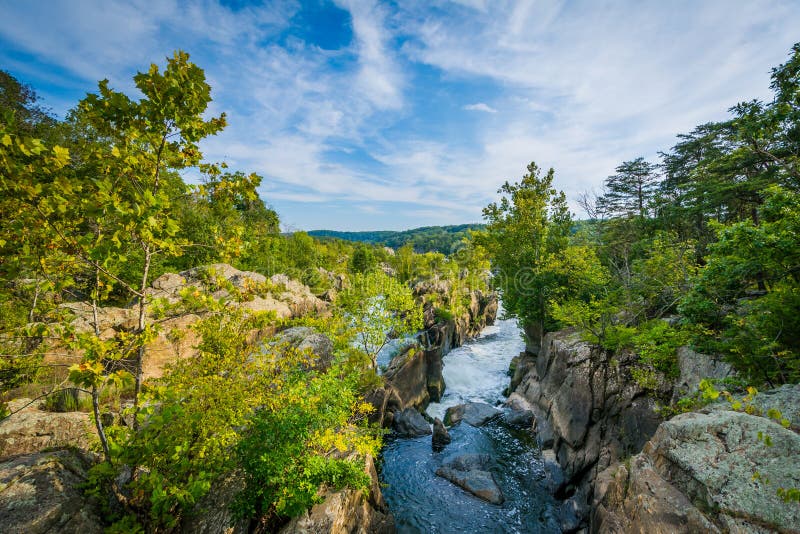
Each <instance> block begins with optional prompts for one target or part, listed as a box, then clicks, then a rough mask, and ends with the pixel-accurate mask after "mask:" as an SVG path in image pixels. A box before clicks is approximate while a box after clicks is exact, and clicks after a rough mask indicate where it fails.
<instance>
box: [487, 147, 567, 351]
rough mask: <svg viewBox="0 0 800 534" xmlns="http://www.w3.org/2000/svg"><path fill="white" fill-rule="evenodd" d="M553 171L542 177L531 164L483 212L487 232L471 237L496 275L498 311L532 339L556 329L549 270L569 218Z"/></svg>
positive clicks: (562, 242)
mask: <svg viewBox="0 0 800 534" xmlns="http://www.w3.org/2000/svg"><path fill="white" fill-rule="evenodd" d="M554 176H555V171H554V170H553V169H550V170H549V171H547V173H546V174H545V175H544V176H542V173H541V170H540V169H539V167H538V166H537V165H536V163H531V164H530V165H528V174H526V175H525V176H523V177H522V180H521V181H520V182H519V183H517V184H513V185H512V184H509V183H508V182H506V183H505V184H503V186H502V187H501V188H500V190H499V191H498V193H500V194H501V195H503V196H502V197H501V199H500V202H499V203H495V202H493V203H491V204H489V205H488V206H487V207H486V208H484V210H483V217H484V219H485V220H486V223H487V225H486V231H485V232H484V233H478V234H476V241H477V242H478V244H479V245H482V246H483V247H484V248H485V249H486V250H487V252H488V253H489V256H490V258H491V261H492V265H493V268H494V270H495V271H496V277H495V280H496V284H497V286H498V287H499V289H500V291H501V293H502V295H503V307H504V309H505V310H506V311H507V312H508V313H509V314H511V315H514V316H517V317H519V318H520V320H521V321H522V323H523V325H524V326H525V327H526V329H528V330H529V335H530V337H532V338H533V339H534V341H537V342H538V340H539V339H541V336H543V335H544V333H545V332H546V331H547V330H549V329H551V328H552V327H554V326H555V322H554V320H553V317H552V315H551V314H550V310H549V304H548V303H549V294H550V291H551V290H552V289H553V288H554V287H556V285H555V284H557V281H556V280H555V279H554V277H553V276H552V275H553V274H554V273H553V271H551V270H550V269H549V267H550V266H551V264H552V261H553V259H554V258H555V257H557V256H558V255H560V254H561V253H562V252H563V251H564V250H565V249H566V248H567V244H568V242H569V233H570V226H571V223H572V217H571V216H570V213H569V210H568V209H567V202H566V198H565V196H564V193H563V192H558V191H556V190H555V189H554V188H553V187H552V184H553V178H554Z"/></svg>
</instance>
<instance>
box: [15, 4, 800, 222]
mask: <svg viewBox="0 0 800 534" xmlns="http://www.w3.org/2000/svg"><path fill="white" fill-rule="evenodd" d="M336 4H337V5H338V6H339V7H341V8H342V9H345V10H346V11H348V13H349V14H350V17H351V26H352V30H353V41H352V42H351V43H349V44H347V45H345V46H344V47H343V48H342V49H341V50H323V49H321V48H320V47H318V46H315V45H314V44H313V42H306V41H303V40H302V39H301V38H300V37H297V36H294V35H289V34H282V33H281V32H282V31H283V30H285V29H286V28H288V27H290V25H291V24H292V20H293V19H292V17H293V16H294V14H295V13H296V12H297V11H298V10H299V9H300V6H299V4H298V3H297V2H296V1H294V0H287V1H274V2H269V3H268V4H267V5H265V6H262V7H248V8H244V9H239V10H233V9H230V8H228V7H226V6H224V5H223V4H222V3H221V2H220V1H217V0H199V1H197V2H194V3H191V4H189V3H184V2H178V1H177V0H164V1H162V2H156V3H152V2H146V1H145V0H134V1H132V2H123V1H121V0H107V1H103V2H101V1H100V0H93V1H89V0H85V1H82V2H77V3H76V2H70V1H67V0H60V1H52V2H49V3H48V5H47V17H42V16H40V15H41V13H40V12H41V11H42V7H41V4H40V3H38V2H29V3H24V2H18V3H12V5H9V6H5V7H4V9H3V11H4V13H3V15H4V16H3V17H2V18H0V36H2V38H3V39H4V40H6V41H8V42H9V43H13V44H14V46H15V47H17V48H19V49H20V50H23V51H25V52H26V53H27V54H30V55H31V56H32V57H35V58H37V60H38V61H40V62H41V63H42V64H43V65H45V66H46V67H49V66H53V67H58V68H45V69H42V68H41V67H39V70H38V76H39V78H40V79H47V80H48V81H50V83H52V84H53V85H58V84H60V83H72V84H74V83H75V81H74V78H75V77H78V78H80V79H84V80H90V81H92V82H93V81H94V80H97V79H99V78H103V77H110V79H111V81H112V85H113V86H114V87H116V88H119V89H123V90H129V89H130V88H131V87H132V84H131V81H130V79H131V74H132V72H133V70H134V69H139V70H141V69H144V68H146V66H147V64H148V63H149V62H151V61H157V62H161V61H162V60H163V57H164V56H166V55H167V54H168V53H170V52H171V50H173V49H174V48H178V47H180V48H184V49H186V50H188V51H189V52H190V53H191V54H192V57H193V59H194V60H195V61H196V62H197V63H198V64H200V66H201V67H203V68H204V69H205V70H206V74H207V77H208V79H209V82H210V83H211V84H212V87H213V88H214V93H213V95H214V98H215V101H214V102H213V103H212V111H213V112H214V113H219V112H220V111H226V112H228V115H229V127H228V128H227V129H226V130H225V131H224V132H223V133H222V134H221V135H220V136H218V137H216V138H214V139H210V140H208V141H206V142H204V144H203V148H204V150H205V152H206V154H207V156H208V157H209V158H210V159H215V160H219V159H225V160H227V161H228V162H229V163H230V164H231V166H232V167H233V168H240V169H246V170H254V171H256V172H258V173H260V174H262V175H264V177H265V182H264V183H265V185H264V186H263V189H262V190H263V192H264V195H265V198H266V200H267V201H270V202H271V201H273V200H274V201H276V203H278V204H279V203H280V201H290V202H313V203H315V210H314V211H320V212H322V210H324V209H325V208H324V207H323V204H324V203H325V201H331V200H337V201H341V202H342V203H344V204H347V203H352V205H353V206H358V208H357V209H358V211H361V212H364V213H366V212H367V211H365V210H369V209H370V208H369V204H370V203H380V204H381V206H393V205H394V206H398V205H403V206H404V208H405V207H406V204H407V205H412V206H414V209H413V210H411V209H403V210H401V209H397V210H396V211H397V212H398V216H401V215H403V214H406V215H408V217H409V218H410V217H412V216H413V217H415V220H417V222H418V224H420V225H422V224H425V223H426V222H428V221H427V220H425V219H427V218H428V217H430V218H431V219H430V220H436V221H437V222H440V223H441V222H453V223H455V222H463V221H474V220H478V219H479V218H480V208H481V207H482V206H484V205H486V203H488V202H490V201H491V200H493V199H494V198H495V197H496V190H497V188H498V187H499V185H500V184H501V183H502V182H503V181H505V180H512V181H513V180H518V179H519V177H520V176H521V175H522V174H523V173H524V171H525V166H526V165H527V164H528V163H529V162H530V161H531V160H536V161H537V163H539V164H540V165H541V166H542V167H544V168H547V167H549V166H553V167H555V168H556V176H557V184H556V185H557V186H558V187H559V188H562V189H564V190H565V191H566V192H567V194H568V195H569V196H570V197H571V198H573V199H574V198H575V197H576V196H577V194H578V193H579V192H580V191H582V190H584V189H588V188H591V187H596V186H598V185H599V184H600V183H601V182H602V180H603V179H604V178H605V177H606V176H607V175H608V174H610V173H611V172H613V169H614V167H615V166H616V165H617V164H619V163H620V162H621V161H623V160H625V159H630V158H634V157H637V156H639V155H644V156H646V157H651V158H652V157H655V156H656V151H657V150H664V149H668V148H669V146H670V144H672V143H673V140H674V135H675V134H677V133H681V132H686V131H688V130H690V129H691V128H692V127H693V126H695V125H697V124H700V123H702V122H705V121H708V120H716V119H720V118H723V117H724V116H725V109H726V108H727V107H729V106H730V105H732V104H734V103H735V102H736V101H738V100H743V99H749V98H752V97H762V98H764V97H768V96H769V89H768V85H769V69H770V67H772V66H775V65H777V64H778V63H779V62H782V61H783V60H784V59H785V57H786V54H787V53H788V50H789V47H790V46H791V44H792V43H793V42H794V41H795V40H796V39H797V35H796V28H797V27H800V4H798V3H797V2H794V1H791V0H753V1H750V2H741V3H737V5H736V8H735V9H734V8H731V6H730V2H729V1H728V0H708V1H706V2H702V3H698V2H694V1H691V0H676V1H674V2H667V3H663V2H656V1H653V2H619V3H611V4H609V3H598V2H592V1H588V0H587V1H584V2H562V1H557V0H537V1H535V2H534V1H529V0H522V1H511V0H492V1H491V2H488V1H486V0H454V1H452V2H446V1H444V0H441V1H430V0H417V1H414V0H409V1H407V2H402V3H399V4H395V3H379V2H377V1H375V0H365V1H358V0H336ZM278 35H280V36H281V37H280V38H277V37H276V36H278ZM0 57H6V56H5V55H3V54H2V52H0ZM12 59H13V58H12ZM9 61H10V60H9ZM14 61H17V63H15V68H20V69H28V70H32V69H34V68H36V67H34V66H33V65H25V64H22V63H21V62H19V60H14ZM63 72H66V74H62V73H63ZM70 75H71V76H72V78H70ZM442 81H445V82H447V87H446V88H443V87H444V84H441V82H442ZM92 86H93V84H91V85H90V86H89V88H92ZM439 91H441V92H445V93H447V92H448V91H452V92H453V95H452V102H454V104H453V109H452V114H451V115H447V114H445V113H442V117H441V121H442V122H443V124H442V126H443V127H442V128H441V131H437V133H432V132H431V131H427V130H426V129H425V128H424V127H420V126H419V124H423V125H424V124H426V123H425V121H416V120H415V119H417V118H418V117H417V115H416V114H417V113H419V112H420V109H424V106H422V105H421V102H424V101H425V99H426V98H428V97H429V96H430V95H434V94H436V93H437V92H439ZM464 101H466V102H472V103H471V104H469V105H465V106H463V107H461V108H459V106H460V104H461V103H463V102H464ZM486 102H491V103H492V105H489V104H487V103H486ZM462 109H463V110H468V111H476V112H486V113H495V112H497V110H498V109H499V110H502V113H501V114H499V115H498V116H494V117H492V120H476V117H475V116H471V115H470V116H467V115H468V114H465V113H463V112H461V110H462ZM465 116H467V117H465ZM501 117H502V118H505V117H510V119H508V120H506V121H505V122H504V123H503V124H500V121H498V120H497V119H498V118H501ZM486 118H487V117H483V119H486ZM437 120H438V119H437ZM451 120H452V121H453V123H452V124H448V121H451ZM458 121H466V122H458ZM462 124H463V125H468V127H469V128H470V130H469V131H468V132H467V131H460V128H461V125H462ZM441 132H444V133H441ZM466 134H469V135H466ZM390 211H391V210H390ZM434 214H435V215H436V217H433V215H434ZM295 218H297V217H295ZM296 222H299V223H300V224H301V225H302V224H303V223H302V221H296Z"/></svg>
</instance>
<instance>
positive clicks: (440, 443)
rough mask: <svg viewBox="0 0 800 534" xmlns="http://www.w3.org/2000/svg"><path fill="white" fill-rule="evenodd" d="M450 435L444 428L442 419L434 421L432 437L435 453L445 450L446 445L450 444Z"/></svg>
mask: <svg viewBox="0 0 800 534" xmlns="http://www.w3.org/2000/svg"><path fill="white" fill-rule="evenodd" d="M450 441H452V439H451V438H450V433H449V432H448V431H447V429H446V428H445V427H444V423H442V421H441V419H439V418H438V417H437V418H436V419H434V420H433V436H432V437H431V446H432V447H433V450H434V452H439V451H441V450H442V449H444V447H445V445H447V444H448V443H450Z"/></svg>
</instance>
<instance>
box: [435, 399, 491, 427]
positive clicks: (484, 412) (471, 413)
mask: <svg viewBox="0 0 800 534" xmlns="http://www.w3.org/2000/svg"><path fill="white" fill-rule="evenodd" d="M500 413H501V412H500V410H498V409H497V408H495V407H493V406H490V405H488V404H486V403H485V402H468V403H466V404H459V405H457V406H451V407H450V408H448V409H447V411H446V412H445V414H444V422H445V424H446V425H449V426H453V425H455V424H457V423H460V422H461V421H465V422H467V423H469V424H470V425H472V426H483V425H485V424H486V423H487V422H489V420H490V419H493V418H494V417H497V416H498V415H500Z"/></svg>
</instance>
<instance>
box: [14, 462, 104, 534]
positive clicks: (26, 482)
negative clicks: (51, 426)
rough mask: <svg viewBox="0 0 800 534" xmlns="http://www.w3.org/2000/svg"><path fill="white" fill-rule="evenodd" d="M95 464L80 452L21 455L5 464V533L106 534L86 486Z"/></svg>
mask: <svg viewBox="0 0 800 534" xmlns="http://www.w3.org/2000/svg"><path fill="white" fill-rule="evenodd" d="M92 463H93V458H92V457H91V455H88V454H86V453H83V452H80V451H77V450H58V451H53V452H45V453H37V454H28V455H23V456H16V457H14V458H12V459H10V460H6V461H4V462H2V463H0V530H2V532H4V533H6V534H56V533H60V534H95V533H96V534H101V533H102V532H103V526H102V523H101V521H100V518H99V516H98V514H97V512H96V511H95V510H94V508H93V507H92V506H91V504H90V503H89V502H88V501H87V500H86V497H85V496H84V493H83V490H82V489H80V485H81V484H82V483H84V482H86V471H87V470H88V469H89V467H90V466H91V465H92Z"/></svg>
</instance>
